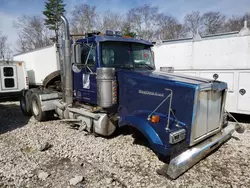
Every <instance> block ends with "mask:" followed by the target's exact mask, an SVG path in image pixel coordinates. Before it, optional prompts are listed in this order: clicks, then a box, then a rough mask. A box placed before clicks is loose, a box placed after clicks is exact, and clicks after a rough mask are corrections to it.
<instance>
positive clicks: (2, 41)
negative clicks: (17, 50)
mask: <svg viewBox="0 0 250 188" xmlns="http://www.w3.org/2000/svg"><path fill="white" fill-rule="evenodd" d="M7 39H8V38H7V36H5V35H2V33H1V31H0V59H9V58H10V56H11V50H10V45H9V44H8V43H7Z"/></svg>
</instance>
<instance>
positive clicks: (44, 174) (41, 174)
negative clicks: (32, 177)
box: [38, 171, 49, 181]
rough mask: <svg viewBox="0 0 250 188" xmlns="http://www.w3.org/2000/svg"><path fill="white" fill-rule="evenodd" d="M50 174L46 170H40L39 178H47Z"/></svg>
mask: <svg viewBox="0 0 250 188" xmlns="http://www.w3.org/2000/svg"><path fill="white" fill-rule="evenodd" d="M48 176H49V174H48V173H47V172H44V171H41V172H39V174H38V178H39V179H41V180H43V181H44V180H46V178H47V177H48Z"/></svg>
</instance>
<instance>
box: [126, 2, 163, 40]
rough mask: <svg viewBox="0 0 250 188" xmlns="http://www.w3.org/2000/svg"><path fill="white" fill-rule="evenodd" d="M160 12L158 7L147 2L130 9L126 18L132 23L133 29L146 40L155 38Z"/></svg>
mask: <svg viewBox="0 0 250 188" xmlns="http://www.w3.org/2000/svg"><path fill="white" fill-rule="evenodd" d="M158 14H159V13H158V7H156V6H151V5H148V4H145V5H142V6H139V7H136V8H132V9H130V10H129V11H128V13H127V18H126V20H127V22H128V23H130V26H131V27H130V28H131V29H132V31H133V32H135V33H136V34H137V35H138V36H139V37H141V38H143V39H146V40H154V39H155V34H156V30H157V28H156V25H157V24H156V22H157V16H158Z"/></svg>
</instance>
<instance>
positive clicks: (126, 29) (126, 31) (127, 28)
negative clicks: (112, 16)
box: [122, 22, 136, 37]
mask: <svg viewBox="0 0 250 188" xmlns="http://www.w3.org/2000/svg"><path fill="white" fill-rule="evenodd" d="M122 34H123V35H125V36H128V37H136V33H135V32H133V31H132V29H131V25H130V23H129V22H124V23H123V26H122Z"/></svg>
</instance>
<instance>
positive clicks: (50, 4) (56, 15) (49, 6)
mask: <svg viewBox="0 0 250 188" xmlns="http://www.w3.org/2000/svg"><path fill="white" fill-rule="evenodd" d="M64 7H65V4H63V0H48V1H47V2H46V3H45V10H44V11H43V14H44V15H45V16H46V19H45V25H46V26H47V27H48V28H49V29H50V30H52V31H54V32H55V41H56V42H58V30H59V23H60V20H61V18H60V17H61V16H62V15H63V14H64V12H65V9H64Z"/></svg>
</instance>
